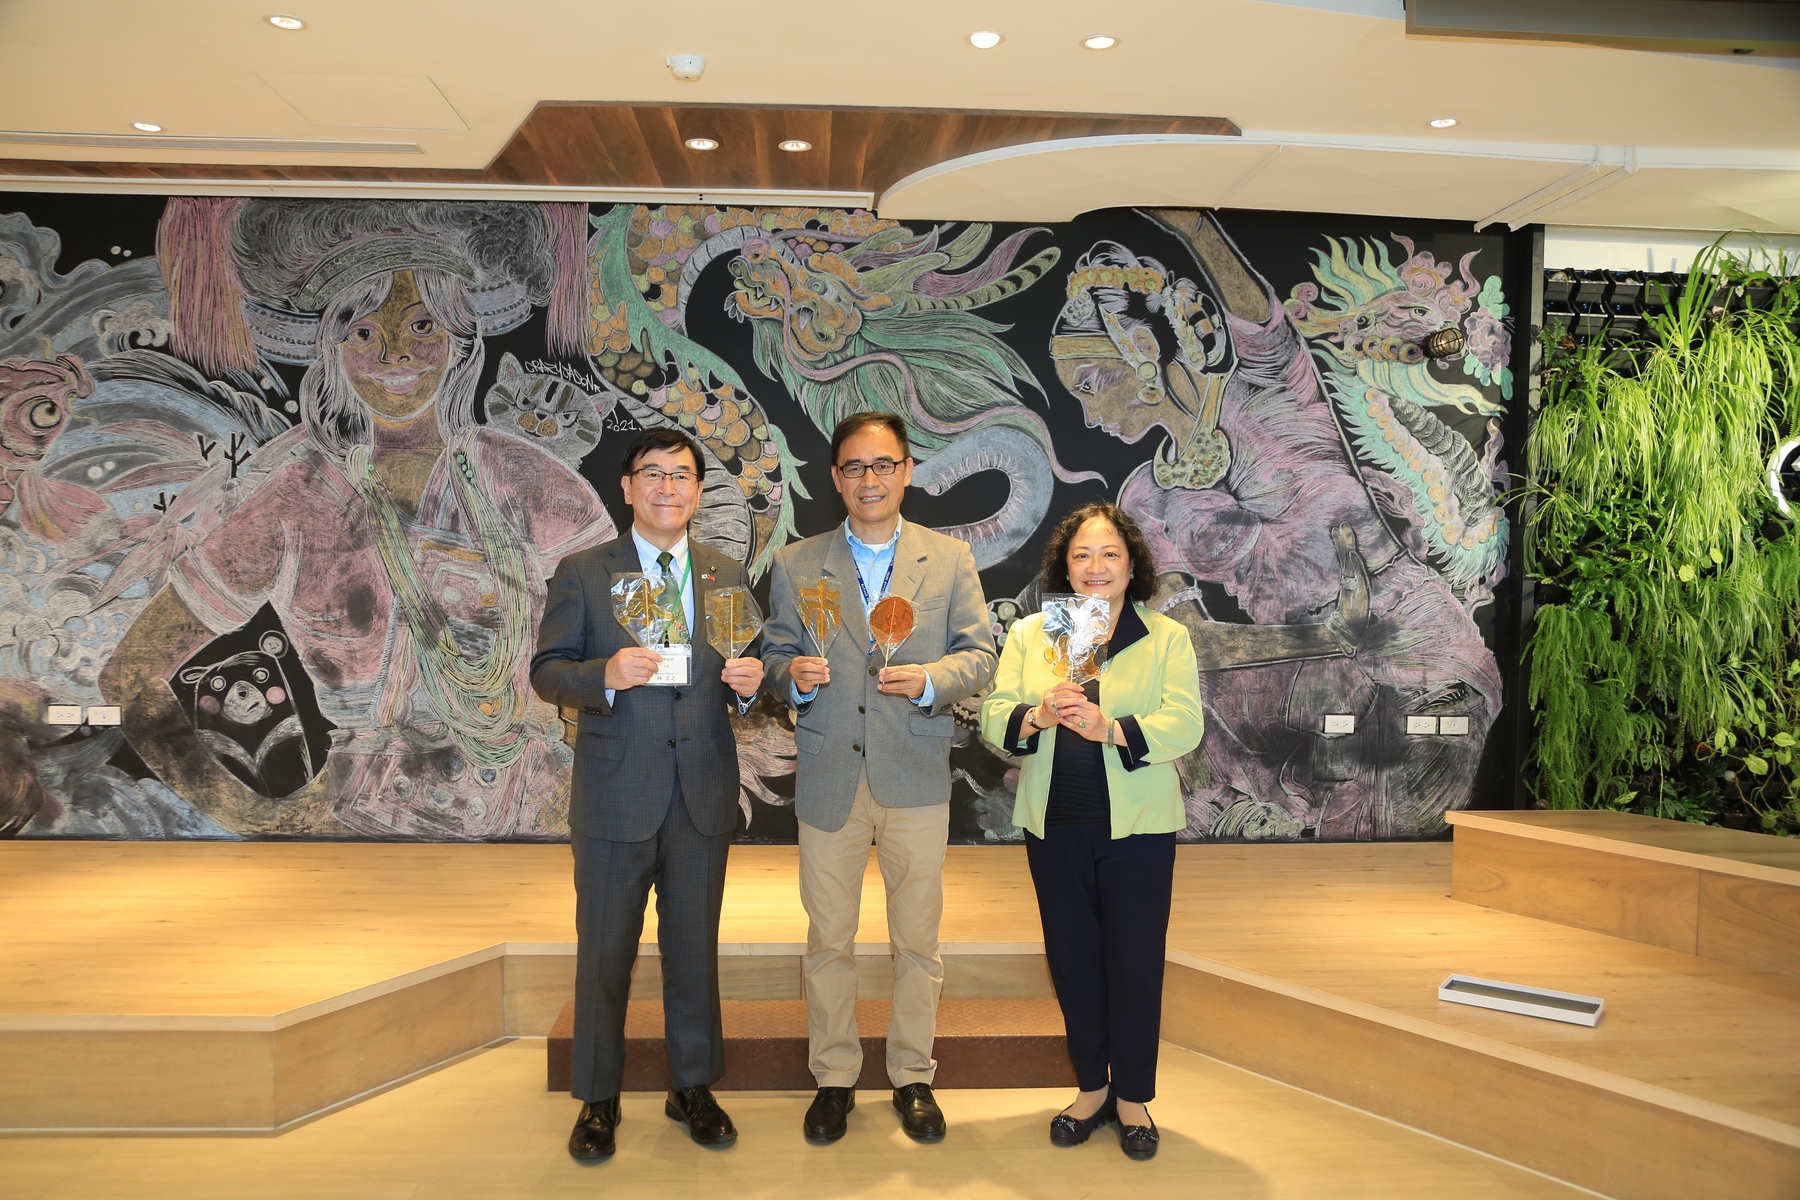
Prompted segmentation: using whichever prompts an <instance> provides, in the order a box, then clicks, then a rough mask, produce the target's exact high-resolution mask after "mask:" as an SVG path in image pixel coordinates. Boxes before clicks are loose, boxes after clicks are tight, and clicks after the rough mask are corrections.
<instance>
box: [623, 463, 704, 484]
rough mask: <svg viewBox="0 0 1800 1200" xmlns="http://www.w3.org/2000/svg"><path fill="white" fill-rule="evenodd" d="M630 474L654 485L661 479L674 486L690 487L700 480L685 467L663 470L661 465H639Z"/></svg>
mask: <svg viewBox="0 0 1800 1200" xmlns="http://www.w3.org/2000/svg"><path fill="white" fill-rule="evenodd" d="M632 475H634V476H636V477H637V478H639V479H641V480H643V481H644V482H645V483H647V484H649V485H650V486H651V487H655V486H656V485H657V484H659V483H661V482H662V481H663V480H665V479H666V480H668V481H669V482H670V483H672V484H674V485H675V486H676V487H692V486H693V485H694V484H696V483H699V482H700V477H699V476H698V475H696V474H694V473H693V472H692V471H690V470H688V469H686V468H685V467H682V468H677V469H676V470H673V471H665V470H663V469H662V468H661V467H639V468H638V469H637V470H635V471H633V472H632Z"/></svg>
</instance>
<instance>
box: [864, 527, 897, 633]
mask: <svg viewBox="0 0 1800 1200" xmlns="http://www.w3.org/2000/svg"><path fill="white" fill-rule="evenodd" d="M899 561H900V547H899V546H898V545H896V546H895V547H894V557H892V558H890V559H888V569H887V574H886V575H885V576H883V577H882V580H881V593H880V594H881V595H882V596H885V595H887V591H888V585H889V584H891V583H893V582H894V564H895V563H897V562H899ZM856 590H857V591H859V592H861V593H862V601H863V620H864V621H867V620H868V618H869V613H870V611H871V610H872V609H874V607H875V601H874V600H871V599H870V598H869V587H868V585H867V584H865V583H864V582H863V577H862V568H861V567H857V568H856ZM878 598H879V597H878ZM869 657H870V658H873V657H875V631H874V630H872V629H871V630H870V631H869Z"/></svg>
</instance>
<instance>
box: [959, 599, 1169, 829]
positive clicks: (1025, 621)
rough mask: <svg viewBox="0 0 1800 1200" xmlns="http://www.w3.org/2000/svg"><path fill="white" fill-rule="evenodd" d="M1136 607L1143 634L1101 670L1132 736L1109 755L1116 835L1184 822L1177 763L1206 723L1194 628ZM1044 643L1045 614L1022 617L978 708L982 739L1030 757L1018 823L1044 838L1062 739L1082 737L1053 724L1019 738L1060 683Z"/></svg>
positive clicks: (1104, 704) (1107, 707)
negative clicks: (1052, 771)
mask: <svg viewBox="0 0 1800 1200" xmlns="http://www.w3.org/2000/svg"><path fill="white" fill-rule="evenodd" d="M1132 607H1133V609H1134V610H1135V611H1136V613H1137V615H1138V619H1139V620H1141V621H1142V622H1143V623H1144V628H1145V631H1146V632H1145V636H1144V637H1142V638H1140V639H1138V640H1137V641H1136V642H1133V643H1132V644H1131V645H1129V646H1127V647H1126V648H1125V649H1124V650H1123V651H1121V652H1120V653H1119V655H1118V656H1117V657H1116V658H1114V659H1112V660H1111V661H1110V662H1109V663H1108V664H1107V667H1106V673H1105V674H1103V675H1102V676H1101V677H1100V711H1101V713H1103V714H1104V715H1105V716H1106V719H1107V720H1109V721H1113V720H1116V721H1118V722H1119V724H1120V727H1121V731H1122V732H1123V733H1124V735H1125V744H1124V745H1122V746H1118V747H1116V748H1112V749H1109V750H1108V752H1107V753H1106V755H1105V761H1106V790H1107V794H1108V796H1110V798H1111V800H1112V835H1113V837H1115V838H1122V837H1127V836H1129V835H1131V834H1134V833H1175V832H1178V831H1180V830H1182V829H1184V828H1186V827H1187V806H1186V805H1185V804H1184V803H1183V801H1182V796H1181V778H1180V776H1179V775H1177V774H1176V771H1175V760H1176V759H1178V758H1180V757H1181V756H1182V755H1184V754H1186V753H1187V752H1188V751H1190V750H1192V749H1193V748H1194V747H1195V746H1198V745H1199V744H1200V734H1201V729H1202V722H1203V720H1204V718H1203V717H1202V715H1201V711H1200V671H1199V667H1198V666H1197V664H1196V663H1195V661H1194V644H1193V642H1192V641H1190V640H1189V638H1188V632H1187V630H1186V629H1185V628H1183V627H1182V626H1181V625H1180V624H1178V623H1177V622H1175V621H1173V620H1171V619H1169V618H1168V617H1165V616H1163V615H1162V614H1161V613H1157V612H1152V611H1150V610H1149V609H1147V608H1145V607H1144V606H1143V605H1141V604H1134V605H1133V606H1132ZM1121 619H1122V618H1121ZM1044 648H1045V639H1044V615H1043V614H1042V613H1034V614H1033V615H1031V616H1029V617H1025V618H1022V619H1021V620H1019V621H1018V622H1016V623H1015V624H1014V625H1013V627H1012V629H1011V630H1010V631H1008V633H1007V635H1006V647H1005V649H1003V650H1002V651H1001V652H1000V668H999V673H998V674H996V675H995V677H994V690H993V693H992V694H991V695H989V696H988V698H987V699H986V701H984V702H983V703H982V706H981V734H982V736H983V737H985V738H986V739H987V740H988V741H990V742H992V743H993V744H994V745H996V746H1000V747H1002V748H1004V749H1005V750H1006V751H1007V752H1008V753H1010V754H1015V755H1018V756H1020V757H1021V758H1023V759H1024V760H1025V761H1024V766H1023V769H1022V770H1021V771H1020V774H1019V795H1018V801H1017V803H1015V804H1014V805H1013V824H1015V825H1018V826H1020V827H1022V828H1025V829H1029V830H1030V831H1031V832H1032V833H1033V834H1035V835H1037V836H1038V837H1043V836H1044V809H1045V807H1046V805H1047V804H1048V802H1049V798H1050V766H1051V763H1052V762H1053V761H1055V758H1056V754H1055V749H1056V739H1057V738H1058V737H1061V736H1064V735H1065V734H1066V735H1067V736H1069V737H1074V736H1076V735H1075V734H1072V733H1067V731H1066V730H1062V729H1054V728H1053V729H1046V730H1044V731H1043V732H1041V733H1035V734H1033V735H1032V736H1031V737H1028V738H1026V737H1021V736H1020V735H1021V734H1023V733H1024V732H1025V728H1026V727H1025V723H1024V722H1025V713H1026V710H1028V709H1030V708H1032V707H1034V706H1035V705H1037V704H1039V703H1041V702H1042V701H1043V698H1044V693H1045V692H1047V691H1049V690H1050V688H1051V687H1053V686H1054V685H1055V684H1056V683H1057V682H1058V681H1059V676H1058V675H1057V674H1056V672H1055V671H1054V670H1053V669H1052V668H1051V666H1050V663H1049V662H1048V661H1046V659H1045V657H1044Z"/></svg>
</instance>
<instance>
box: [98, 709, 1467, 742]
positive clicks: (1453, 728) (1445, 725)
mask: <svg viewBox="0 0 1800 1200" xmlns="http://www.w3.org/2000/svg"><path fill="white" fill-rule="evenodd" d="M93 711H94V710H93V709H91V708H90V709H88V712H90V713H91V712H93ZM1438 732H1439V733H1441V734H1445V735H1447V736H1449V737H1468V736H1469V718H1467V717H1439V718H1438Z"/></svg>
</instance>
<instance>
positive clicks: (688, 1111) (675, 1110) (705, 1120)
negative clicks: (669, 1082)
mask: <svg viewBox="0 0 1800 1200" xmlns="http://www.w3.org/2000/svg"><path fill="white" fill-rule="evenodd" d="M663 1112H665V1113H667V1114H668V1116H669V1118H670V1119H671V1120H674V1121H680V1122H681V1123H682V1124H683V1125H686V1126H687V1131H688V1136H689V1137H691V1138H693V1139H694V1140H695V1141H696V1142H698V1143H699V1144H700V1145H702V1146H729V1145H731V1143H733V1142H735V1141H737V1126H735V1125H733V1124H732V1123H731V1118H730V1117H728V1116H726V1115H725V1110H724V1109H722V1108H720V1107H719V1102H718V1101H717V1100H714V1099H713V1094H712V1089H711V1088H705V1087H687V1088H670V1089H669V1094H668V1096H667V1097H666V1098H665V1099H664V1100H663Z"/></svg>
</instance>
